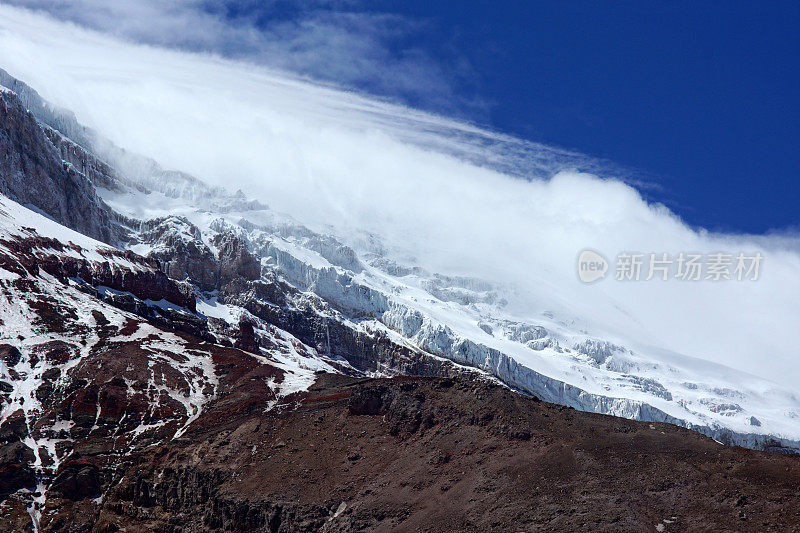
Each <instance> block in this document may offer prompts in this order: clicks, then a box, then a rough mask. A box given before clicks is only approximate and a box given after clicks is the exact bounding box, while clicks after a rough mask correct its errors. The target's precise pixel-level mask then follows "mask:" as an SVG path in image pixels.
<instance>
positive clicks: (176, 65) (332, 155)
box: [0, 6, 800, 388]
mask: <svg viewBox="0 0 800 533" xmlns="http://www.w3.org/2000/svg"><path fill="white" fill-rule="evenodd" d="M0 67H3V68H5V69H6V70H8V71H9V72H10V73H11V74H12V75H13V76H16V77H18V78H20V79H22V80H24V81H26V82H27V83H29V84H30V85H32V86H33V87H34V88H36V89H37V90H38V91H39V92H40V93H41V94H42V96H44V97H45V98H47V99H49V100H51V101H53V102H55V103H57V104H59V105H62V106H64V107H68V108H70V109H72V110H74V111H75V112H76V113H77V115H78V117H79V119H80V120H81V121H82V122H84V123H86V124H88V125H90V126H92V127H95V128H97V129H98V130H99V131H100V132H102V133H103V134H105V135H106V136H108V137H109V138H110V139H111V140H112V141H114V142H115V143H117V144H119V145H121V146H123V147H125V148H127V149H130V150H133V151H136V152H140V153H143V154H146V155H149V156H151V157H154V158H155V159H157V160H159V161H160V162H161V163H162V164H164V165H165V166H168V167H172V168H176V169H180V170H185V171H187V172H191V173H193V174H196V175H197V176H199V177H201V178H203V179H205V180H207V181H209V182H211V183H214V184H218V185H223V186H226V187H229V188H238V187H241V188H242V189H243V190H245V192H247V193H248V194H250V195H252V196H254V197H257V198H259V199H261V200H263V201H265V202H266V203H268V204H269V205H270V206H271V207H273V208H274V209H276V210H279V211H283V212H286V213H291V214H292V216H294V217H295V218H296V219H298V220H299V221H301V222H304V223H307V224H309V225H311V226H312V227H315V228H327V230H329V231H331V232H333V233H335V234H337V235H339V236H340V237H341V238H342V239H343V240H345V241H347V242H350V243H352V244H353V245H355V246H358V245H359V239H360V238H361V237H363V236H364V234H365V232H369V233H372V234H374V235H377V236H379V237H380V238H381V240H382V241H383V242H384V243H385V245H386V246H387V248H388V249H389V251H390V253H391V254H392V255H393V256H395V257H397V258H400V259H403V258H405V259H407V260H411V259H413V261H415V262H417V263H419V264H420V265H422V266H424V267H426V268H428V269H430V270H433V271H437V272H441V273H446V274H454V275H466V276H476V277H480V278H484V279H488V280H493V281H495V282H497V283H499V284H501V285H502V286H503V287H504V288H505V290H506V293H507V295H508V297H509V305H508V309H507V310H508V312H509V313H512V314H514V315H515V316H519V317H522V318H528V319H530V320H532V321H533V322H535V321H536V319H537V318H540V317H541V316H542V313H552V314H554V315H555V316H556V317H559V318H560V319H561V320H563V321H564V322H565V323H570V327H572V328H575V329H583V330H586V331H587V332H588V333H590V334H592V335H597V336H599V337H604V338H609V339H611V340H614V339H619V340H624V341H625V342H626V343H628V344H631V343H633V344H635V345H640V346H659V347H661V348H664V349H667V350H674V351H675V352H679V353H682V354H686V355H689V356H693V357H699V358H703V359H706V360H709V361H713V362H717V363H721V364H725V365H729V366H732V367H735V368H739V369H742V370H745V371H747V372H751V373H753V374H756V375H758V376H761V377H765V378H767V379H772V380H773V381H776V382H779V383H783V384H784V385H787V386H790V387H794V388H796V387H797V383H798V382H800V361H798V356H800V347H798V343H797V340H796V329H797V326H798V324H800V304H798V302H800V275H799V274H800V254H798V252H797V250H796V249H793V248H792V246H787V244H786V239H785V238H783V237H782V236H759V237H749V236H740V235H722V234H711V233H708V232H705V231H703V230H696V229H693V228H689V227H687V226H686V225H685V224H684V223H683V222H682V221H681V220H680V219H679V218H677V217H676V216H675V215H674V214H672V213H671V212H670V211H669V210H668V209H666V208H665V207H663V206H661V205H658V204H652V203H648V202H647V201H645V200H644V199H643V198H642V195H641V194H640V193H639V192H638V191H637V190H636V189H635V188H633V187H631V186H629V185H627V184H625V183H623V182H621V181H617V180H614V179H608V177H607V171H606V170H605V168H604V166H603V165H602V164H601V163H599V162H597V161H593V160H591V159H589V158H586V157H583V156H580V155H579V154H574V153H569V152H564V151H561V150H558V149H553V148H549V147H546V146H541V145H536V144H531V143H526V142H524V141H520V140H516V139H513V138H509V137H507V136H503V135H500V134H496V133H493V132H487V131H483V130H480V129H478V128H475V127H473V126H471V125H468V124H463V123H459V122H457V121H454V120H450V119H447V118H444V117H439V116H435V115H430V114H426V113H422V112H419V111H415V110H412V109H408V108H404V107H400V106H397V105H392V104H389V103H386V102H382V101H379V100H375V99H371V98H368V97H364V96H361V95H357V94H354V93H349V92H343V91H340V90H337V89H336V88H332V87H328V86H324V85H320V84H315V83H312V82H309V81H307V80H303V79H299V78H295V77H291V76H289V75H286V74H283V73H279V72H276V71H271V70H268V69H266V68H264V67H261V66H257V65H255V64H252V63H245V62H236V61H230V60H225V59H221V58H219V57H217V56H212V55H205V54H198V53H187V52H179V51H174V50H165V49H161V48H157V47H151V46H143V45H137V44H130V43H127V42H124V41H121V40H117V39H116V38H113V37H111V36H107V35H103V34H99V33H94V32H92V31H87V30H85V29H81V28H79V27H77V26H73V25H70V24H65V23H62V22H57V21H54V20H52V19H48V18H46V17H44V16H41V15H37V14H32V13H30V12H27V11H23V10H20V9H16V8H11V7H3V6H0ZM576 169H579V170H583V171H584V172H578V171H577V170H576ZM586 171H589V172H586ZM521 176H522V177H525V179H522V178H521ZM587 247H591V248H593V249H596V250H598V251H600V252H601V253H603V254H604V255H606V257H609V258H611V259H613V257H614V256H616V254H618V253H619V252H622V251H639V252H644V253H647V252H654V253H661V252H667V253H670V254H677V253H679V252H681V251H684V252H719V251H725V252H730V253H737V252H740V251H742V252H757V251H758V252H761V253H762V254H763V255H764V256H765V259H764V262H763V265H762V275H761V278H760V279H759V280H758V281H756V282H735V281H731V282H718V283H714V282H710V281H706V282H678V281H668V282H660V281H650V282H643V281H642V282H631V283H623V282H616V281H614V280H605V281H602V282H600V283H597V284H593V285H584V284H581V283H580V282H579V281H578V278H577V276H576V271H575V260H576V258H577V255H578V253H579V252H580V251H581V250H582V249H584V248H587Z"/></svg>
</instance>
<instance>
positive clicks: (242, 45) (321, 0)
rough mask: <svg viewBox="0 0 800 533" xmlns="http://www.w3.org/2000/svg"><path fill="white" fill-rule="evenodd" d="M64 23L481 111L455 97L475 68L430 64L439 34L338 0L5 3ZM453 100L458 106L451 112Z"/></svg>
mask: <svg viewBox="0 0 800 533" xmlns="http://www.w3.org/2000/svg"><path fill="white" fill-rule="evenodd" d="M8 3H9V4H11V5H17V6H21V7H25V8H28V9H32V10H36V11H41V12H44V13H48V14H50V15H51V16H53V17H54V18H56V19H58V20H62V21H71V22H74V23H76V24H79V25H81V26H84V27H87V28H91V29H94V30H98V31H102V32H103V33H106V34H110V35H114V36H116V37H120V38H124V39H127V40H131V41H134V42H139V43H144V44H150V45H156V46H162V47H167V48H174V49H181V50H185V51H193V52H213V53H215V54H218V55H221V56H223V57H228V58H232V59H247V60H248V61H251V62H256V63H259V64H262V65H265V66H268V67H270V68H273V69H280V70H284V71H289V72H293V73H295V74H300V75H304V76H309V77H312V78H314V79H318V80H325V81H327V82H332V83H336V84H338V85H340V86H344V87H356V88H368V89H369V90H370V92H372V93H375V94H380V95H382V96H386V97H393V98H399V99H401V100H403V101H411V102H418V103H419V102H423V103H425V104H426V105H427V106H429V107H430V108H436V109H448V110H456V109H458V106H465V105H466V106H469V107H470V109H472V110H473V111H476V110H478V109H480V108H483V107H484V106H485V103H484V102H481V101H479V100H478V99H477V98H475V97H465V96H463V95H457V94H456V91H454V89H453V82H454V81H456V80H457V81H458V82H459V85H461V86H464V85H469V84H468V83H466V82H467V81H468V80H469V79H470V78H471V77H472V76H471V74H473V73H472V70H471V68H470V66H469V64H468V62H467V61H466V59H464V58H463V57H461V56H459V55H458V54H457V53H455V52H453V51H451V52H452V53H450V54H449V55H450V61H449V62H448V64H447V65H445V64H442V63H439V62H436V61H434V60H433V59H432V58H430V57H429V56H428V55H427V54H426V53H425V52H424V51H423V50H422V49H421V48H419V47H417V46H415V44H414V43H415V39H416V38H417V37H418V36H420V35H421V34H423V33H430V32H431V31H434V29H433V28H432V27H431V24H430V23H429V22H426V21H424V20H414V19H409V18H406V17H402V16H399V15H394V14H389V13H381V12H373V11H367V10H363V9H360V7H359V4H360V2H354V1H337V0H311V1H296V0H281V1H278V0H268V1H265V2H231V1H225V0H216V1H202V0H171V1H169V2H164V1H161V0H136V1H128V0H125V1H122V0H120V1H114V2H107V1H105V0H69V1H64V0H9V1H8ZM454 102H457V103H458V106H456V105H453V104H454Z"/></svg>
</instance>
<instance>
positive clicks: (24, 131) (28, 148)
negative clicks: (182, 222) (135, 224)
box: [0, 90, 118, 243]
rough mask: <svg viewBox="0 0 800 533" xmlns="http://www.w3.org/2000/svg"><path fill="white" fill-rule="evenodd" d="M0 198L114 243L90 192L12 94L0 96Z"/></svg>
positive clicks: (106, 220)
mask: <svg viewBox="0 0 800 533" xmlns="http://www.w3.org/2000/svg"><path fill="white" fill-rule="evenodd" d="M0 193H2V194H3V195H5V196H7V197H9V198H11V199H12V200H15V201H17V202H19V203H21V204H24V205H31V206H34V207H36V208H37V209H39V210H41V211H42V212H43V213H45V214H47V216H49V217H51V218H53V219H54V220H57V221H59V222H60V223H62V224H64V225H65V226H67V227H70V228H72V229H75V230H77V231H79V232H81V233H83V234H85V235H88V236H90V237H92V238H95V239H98V240H101V241H103V242H109V243H110V242H116V240H117V238H118V235H117V234H116V233H115V230H114V227H113V224H112V222H111V218H110V217H109V214H108V212H107V211H106V210H105V209H104V208H103V207H102V206H101V203H100V200H99V199H98V197H97V195H96V194H95V191H94V187H92V185H91V183H89V182H88V181H87V180H86V178H85V177H84V176H83V174H81V173H80V172H79V171H78V170H76V169H75V167H74V166H72V164H70V163H67V162H65V161H62V158H61V154H60V153H59V151H58V150H57V149H56V147H55V146H54V145H53V143H52V142H51V141H50V139H48V137H47V135H45V133H44V130H43V128H42V127H41V126H40V125H39V124H38V123H37V122H36V119H35V117H34V116H33V115H32V114H31V113H30V112H29V111H28V110H27V109H26V108H25V107H24V106H23V105H22V102H21V101H20V100H19V98H18V97H17V96H16V95H15V94H14V93H12V92H10V91H7V90H3V91H0Z"/></svg>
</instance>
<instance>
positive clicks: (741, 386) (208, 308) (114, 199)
mask: <svg viewBox="0 0 800 533" xmlns="http://www.w3.org/2000/svg"><path fill="white" fill-rule="evenodd" d="M2 80H3V83H4V85H6V86H9V85H10V86H12V87H11V89H6V90H4V92H3V93H2V97H1V100H2V109H3V110H5V112H6V113H7V114H9V116H11V117H12V118H11V119H9V120H8V121H7V122H8V123H9V124H12V125H14V124H13V123H14V121H16V123H17V124H22V125H24V126H25V127H26V128H27V129H24V128H23V131H26V132H27V133H25V135H26V136H27V137H26V138H27V139H28V141H26V143H27V144H26V146H37V145H32V144H31V142H30V140H31V139H35V140H36V142H39V143H41V147H37V148H35V151H36V153H37V154H39V157H37V158H36V162H37V164H45V163H47V164H50V165H51V166H53V168H56V167H58V169H59V170H58V172H62V173H63V174H64V176H65V177H64V178H59V179H60V181H56V182H53V180H52V179H51V178H49V179H44V178H43V179H42V180H41V181H42V184H43V185H42V187H43V189H41V190H45V189H47V190H50V189H53V190H56V189H58V190H59V191H65V190H67V191H69V190H72V189H66V188H65V186H64V185H62V184H63V183H64V182H67V180H70V181H69V183H75V184H76V185H70V186H71V187H73V188H74V189H80V190H81V191H82V192H81V195H82V196H81V197H80V198H81V199H80V202H78V208H79V211H78V212H80V213H81V216H80V217H77V218H76V217H74V216H73V215H74V213H75V212H76V209H75V208H74V207H71V206H69V205H68V204H65V203H64V202H68V201H69V200H70V199H71V198H73V195H72V194H71V193H69V192H67V193H65V194H59V193H57V192H48V193H47V194H41V193H38V192H36V193H33V194H28V193H26V192H25V191H26V190H32V189H30V184H31V181H30V179H28V180H27V181H20V180H19V179H17V180H16V181H15V179H14V178H13V177H14V176H15V175H19V174H20V172H22V170H20V169H22V168H25V169H29V168H30V166H29V165H27V164H25V163H20V162H17V163H15V161H14V159H13V158H12V159H11V160H6V162H5V163H4V164H5V165H6V166H5V167H3V168H4V179H3V180H2V181H3V183H2V188H0V192H3V193H4V194H6V195H7V196H9V197H10V198H11V199H13V200H16V201H18V202H20V203H23V204H25V205H27V206H28V207H30V208H32V209H35V210H38V211H39V212H41V213H44V214H46V215H47V216H49V217H52V218H53V219H55V220H57V221H59V222H62V223H64V224H66V225H68V226H71V227H73V228H75V229H77V230H79V231H83V232H84V233H87V234H88V235H91V236H93V237H96V238H100V239H102V240H105V241H106V242H107V243H109V244H110V245H113V246H114V247H116V249H117V250H128V251H130V252H133V253H135V254H138V256H141V257H144V258H146V259H147V260H149V261H150V263H149V264H151V265H157V267H158V268H160V270H161V271H163V272H164V273H165V274H166V275H167V277H168V278H169V279H171V280H174V281H175V282H179V283H180V284H182V286H183V287H184V291H185V292H188V293H191V298H192V299H193V302H194V304H193V305H188V304H187V302H175V301H171V302H170V304H169V305H167V304H163V305H161V307H159V305H157V304H156V303H154V302H153V301H152V299H148V298H141V297H139V298H138V299H137V302H136V305H140V303H141V305H142V306H143V307H142V308H141V309H140V311H141V312H147V313H154V312H155V313H161V312H162V311H163V308H164V306H166V307H167V308H168V309H170V310H172V311H173V312H174V313H179V314H182V315H184V316H185V317H187V319H186V320H184V322H187V323H191V322H192V320H194V319H196V320H199V321H201V322H203V323H204V324H205V325H204V326H202V327H203V328H205V329H204V332H205V333H207V334H208V335H210V336H211V337H214V338H217V337H219V338H229V339H233V340H235V339H236V338H237V335H238V334H239V331H240V330H242V328H244V330H248V328H252V335H250V336H251V337H252V339H251V341H252V342H251V343H250V344H252V343H253V342H255V346H252V345H251V346H250V348H251V351H255V352H257V353H260V352H263V351H265V350H266V349H267V348H265V347H267V346H270V345H271V344H272V343H274V342H276V341H275V338H276V333H275V331H279V332H280V333H278V334H277V335H278V337H280V338H284V336H285V339H287V340H286V342H289V343H290V344H291V343H293V342H297V343H299V345H301V346H303V347H304V348H303V349H302V350H301V352H302V353H303V357H305V358H307V359H308V360H309V361H312V360H313V361H315V362H314V363H313V364H312V363H308V362H306V363H304V364H305V365H306V366H307V367H309V368H311V367H314V365H319V368H326V369H331V368H336V369H338V371H340V372H344V373H349V374H353V375H365V376H391V375H398V374H416V375H447V374H452V373H454V372H457V373H460V374H468V375H473V374H474V375H483V376H486V377H487V378H489V379H498V380H500V381H502V382H503V383H504V384H506V385H507V386H509V387H511V388H513V389H515V390H518V391H520V392H522V393H527V394H532V395H535V396H537V397H539V398H542V399H544V400H546V401H550V402H555V403H560V404H562V405H567V406H570V407H574V408H576V409H580V410H584V411H591V412H597V413H605V414H611V415H616V416H622V417H626V418H631V419H635V420H645V421H660V422H670V423H673V424H677V425H680V426H685V427H688V428H691V429H694V430H697V431H699V432H701V433H703V434H706V435H709V436H711V437H713V438H714V439H716V440H718V441H720V442H723V443H726V444H739V445H743V446H747V447H751V448H759V449H790V450H800V397H798V394H797V391H794V390H788V389H786V388H784V387H782V386H779V385H777V384H775V383H772V382H769V381H767V380H764V379H760V378H757V377H754V376H751V375H748V374H746V373H744V372H740V371H738V370H736V369H734V368H728V367H724V366H721V365H717V364H712V363H709V362H706V361H703V360H701V359H695V358H692V357H691V355H692V354H687V355H681V354H676V353H672V352H670V351H668V350H662V349H659V348H658V347H647V346H640V345H639V344H638V343H634V342H630V343H628V342H625V340H624V339H622V340H620V339H619V338H614V339H606V338H597V337H593V336H591V335H589V334H587V333H586V332H585V331H584V328H583V327H582V323H581V321H580V317H577V319H576V318H575V317H566V316H560V315H558V314H556V313H553V312H544V313H542V314H541V315H540V316H537V317H535V319H531V318H530V317H529V316H528V317H521V316H520V315H519V314H518V313H515V312H512V311H511V310H509V308H508V306H507V305H506V304H507V298H508V297H509V294H508V292H507V287H505V286H503V284H501V283H497V282H496V281H494V280H492V279H476V278H467V277H454V276H448V275H443V274H440V273H437V272H431V271H428V270H426V269H424V268H422V267H420V266H419V265H418V264H416V263H415V262H414V260H413V259H409V258H407V257H398V256H396V255H395V254H393V253H391V251H389V250H388V249H387V247H386V246H384V243H383V242H382V241H381V239H380V238H379V237H378V236H376V235H374V234H369V233H362V234H359V235H356V236H355V237H354V238H353V239H350V240H349V241H348V244H344V243H343V242H341V241H340V240H339V239H337V238H336V237H334V236H333V235H332V234H328V233H326V232H325V231H324V230H323V231H320V229H319V228H316V231H315V230H312V229H310V228H308V227H305V226H304V225H302V224H301V223H299V222H297V221H296V220H294V219H293V218H292V216H291V214H283V213H279V212H276V211H273V210H271V209H270V208H269V207H268V206H266V205H264V204H263V203H261V202H259V201H256V200H255V199H249V198H247V197H245V195H243V194H242V193H241V192H231V191H226V190H224V189H221V188H219V187H211V186H208V185H206V184H204V183H203V182H202V181H201V180H199V179H197V178H195V177H193V176H190V175H188V174H185V173H182V172H177V171H167V170H165V169H163V168H162V167H160V166H159V165H158V164H157V163H156V162H154V161H152V160H149V159H147V158H144V157H141V156H137V155H135V154H130V153H128V152H125V151H123V150H121V149H119V148H116V147H115V146H113V145H112V144H111V143H109V142H108V141H105V140H104V139H103V138H102V137H101V136H100V135H98V134H96V133H95V132H92V131H91V130H88V129H86V128H83V127H81V126H80V125H79V124H78V123H77V121H75V119H74V117H73V116H72V115H70V114H69V113H67V112H63V111H57V110H55V109H54V108H53V107H52V106H50V105H49V104H47V103H46V102H44V101H43V100H41V99H40V98H39V97H38V95H37V94H36V93H35V91H33V90H32V89H30V88H29V87H27V86H26V85H24V84H22V83H19V82H16V81H15V80H13V78H10V77H9V76H8V75H6V74H3V78H2ZM23 102H24V105H23ZM24 107H27V108H29V109H30V110H31V112H32V113H33V118H35V121H32V120H28V121H26V120H25V119H24V117H22V116H21V115H22V114H23V111H22V110H23V109H24ZM14 117H16V118H14ZM31 124H33V125H36V126H37V127H39V128H40V129H41V132H42V134H43V135H38V133H37V132H36V131H35V128H34V126H32V125H31ZM19 131H20V128H18V127H10V128H6V132H5V137H3V138H2V140H4V141H5V142H7V143H13V142H14V137H13V136H14V135H19V134H18V132H19ZM41 153H49V154H50V155H51V159H47V158H42V157H40V155H41ZM23 155H24V154H23ZM8 161H10V163H9V162H8ZM53 161H55V163H53ZM42 162H44V163H42ZM15 164H16V167H15V166H14V165H15ZM119 169H125V171H121V170H119ZM15 173H16V174H15ZM41 174H42V175H46V176H52V175H53V172H48V171H43V172H41ZM54 183H55V184H54ZM48 188H49V189H48ZM58 198H63V200H64V202H61V204H58V202H56V204H57V205H54V204H53V201H54V199H58ZM5 205H7V206H11V205H16V204H10V203H7V204H5ZM7 209H12V208H11V207H8V208H7ZM13 209H15V210H16V211H14V212H15V213H21V211H20V209H24V208H22V207H19V206H17V207H13ZM30 216H33V215H30ZM11 219H14V217H11ZM6 220H7V221H8V220H10V219H8V218H7V219H6ZM32 227H34V228H38V225H36V224H32ZM62 240H63V239H62ZM119 253H121V252H119ZM84 281H86V280H84ZM70 283H74V282H70ZM95 285H97V284H95ZM103 287H105V285H103ZM101 290H102V291H106V292H105V293H104V295H105V296H106V297H107V298H110V299H113V298H118V297H119V296H117V295H115V293H114V292H113V291H114V290H119V289H118V288H109V289H105V288H101ZM123 292H125V291H123ZM128 292H131V291H128ZM134 294H135V293H134ZM173 300H174V299H173ZM148 306H150V307H153V306H155V307H156V308H157V309H160V310H159V311H145V310H144V309H145V308H147V307H148ZM131 309H134V310H135V308H133V307H132V308H131ZM189 317H192V318H191V320H190V319H189ZM276 328H279V329H278V330H276ZM248 331H249V330H248ZM211 337H209V338H211ZM288 339H294V340H288ZM259 346H260V347H259ZM304 360H305V359H304ZM13 406H14V405H9V406H8V407H6V408H4V411H3V413H4V414H3V416H4V417H5V416H9V415H10V414H11V409H12V407H13Z"/></svg>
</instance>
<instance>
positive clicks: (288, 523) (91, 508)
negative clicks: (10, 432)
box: [5, 351, 800, 532]
mask: <svg viewBox="0 0 800 533" xmlns="http://www.w3.org/2000/svg"><path fill="white" fill-rule="evenodd" d="M240 356H241V354H239V355H237V354H235V353H234V352H233V351H229V352H228V355H227V357H229V358H232V359H230V361H231V363H233V362H234V361H236V362H235V363H234V366H235V367H237V368H236V370H235V371H234V372H232V373H230V374H228V375H227V376H226V378H224V380H225V381H226V383H225V385H224V387H225V388H226V389H227V394H229V395H230V396H227V397H222V398H220V399H219V400H217V401H216V402H215V403H214V404H213V405H212V406H210V408H209V409H208V410H207V411H206V412H205V413H204V414H203V415H202V416H201V417H200V418H199V419H198V420H197V421H196V422H195V423H194V424H193V425H192V426H191V429H190V430H189V431H187V432H186V433H185V434H184V435H183V436H182V437H180V438H179V439H175V440H173V441H169V442H165V443H161V444H157V445H154V446H151V447H148V448H146V449H143V450H141V451H139V452H136V453H135V454H134V455H132V456H130V457H129V458H128V460H127V461H126V463H125V464H124V465H116V466H115V467H112V468H109V467H108V466H106V465H103V466H100V467H99V468H97V469H95V466H94V465H95V464H96V460H95V459H94V458H92V457H86V458H83V459H82V460H77V459H76V460H75V461H73V462H71V463H66V464H65V465H63V466H62V468H61V473H60V474H59V479H60V480H61V481H60V483H59V481H58V479H57V483H56V485H57V486H56V489H55V490H56V491H59V490H60V491H61V493H60V494H61V496H57V497H55V498H54V499H53V500H52V501H50V500H48V509H49V510H50V511H49V512H46V513H45V514H44V517H43V521H42V527H43V530H54V531H55V530H57V531H80V530H96V531H122V530H124V531H184V532H185V531H273V532H274V531H363V530H366V531H387V530H396V531H585V530H592V531H797V530H800V458H798V457H796V456H784V455H777V454H769V453H765V452H756V451H752V450H745V449H742V448H733V447H725V446H721V445H719V444H717V443H715V442H714V441H712V440H711V439H708V438H706V437H703V436H700V435H698V434H696V433H693V432H691V431H688V430H685V429H681V428H677V427H675V426H671V425H668V424H648V423H641V422H633V421H628V420H623V419H619V418H614V417H609V416H603V415H594V414H587V413H580V412H576V411H573V410H570V409H566V408H563V407H560V406H555V405H552V404H547V403H544V402H540V401H537V400H536V399H534V398H527V397H523V396H520V395H518V394H516V393H513V392H511V391H508V390H507V389H504V388H502V387H500V386H498V385H494V384H488V383H482V384H475V383H468V382H464V381H460V380H452V379H428V378H418V379H412V378H398V379H391V380H389V379H376V380H364V379H360V380H359V379H355V378H348V377H343V376H337V375H330V374H321V375H319V376H318V379H317V382H316V384H315V385H314V386H313V387H312V388H311V389H310V390H309V391H308V392H307V393H303V394H299V395H297V396H296V397H294V398H292V399H291V401H290V402H289V404H288V405H286V406H285V407H284V408H283V409H278V410H272V411H269V412H264V405H265V404H266V403H267V402H268V401H269V393H268V392H267V391H268V389H264V388H259V387H258V386H257V385H255V384H254V383H253V381H254V380H253V376H252V374H251V372H253V370H252V369H249V368H247V367H245V368H240V367H239V364H240V361H237V360H236V359H237V357H240ZM219 357H223V356H222V355H220V356H219ZM265 393H266V396H265ZM62 487H63V488H62ZM100 493H102V494H103V497H102V501H101V503H94V501H91V500H90V498H92V497H96V496H97V495H99V494H100ZM90 501H91V502H92V503H90ZM5 508H6V509H8V511H7V512H8V513H9V515H8V517H9V520H12V516H16V518H15V519H13V520H16V524H17V526H19V527H22V526H23V524H24V523H25V521H26V518H27V514H24V515H23V514H22V513H23V511H20V509H19V508H18V506H17V507H16V513H15V515H13V514H11V513H13V512H14V511H13V509H15V507H14V505H13V504H12V505H11V506H8V504H7V505H6V507H5ZM7 523H12V522H7ZM17 526H14V527H17ZM8 530H13V527H12V528H11V529H8Z"/></svg>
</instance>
